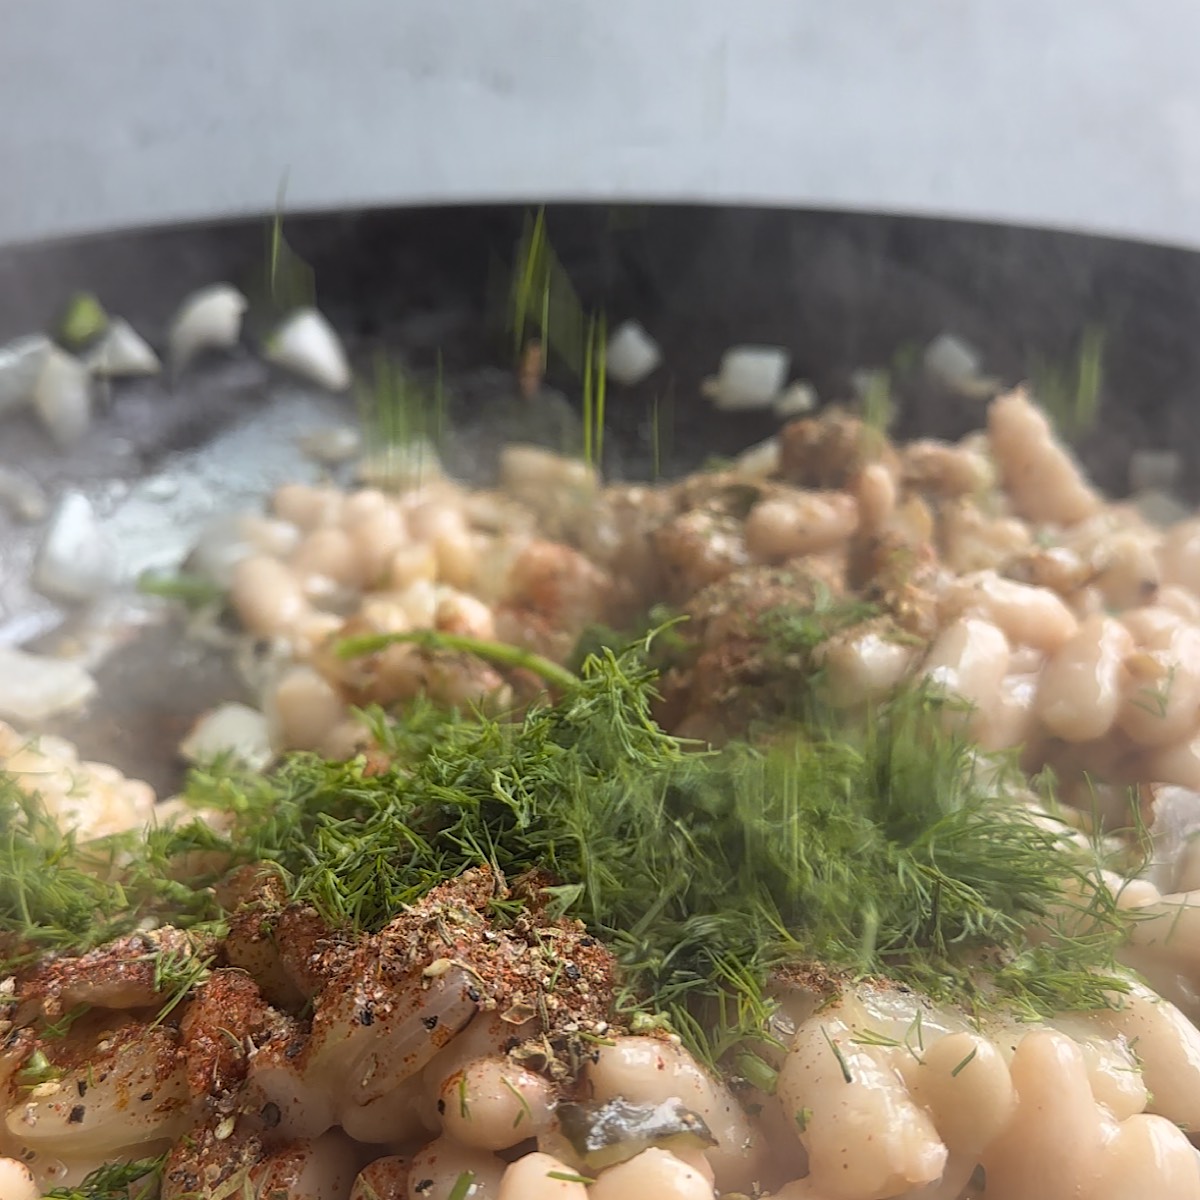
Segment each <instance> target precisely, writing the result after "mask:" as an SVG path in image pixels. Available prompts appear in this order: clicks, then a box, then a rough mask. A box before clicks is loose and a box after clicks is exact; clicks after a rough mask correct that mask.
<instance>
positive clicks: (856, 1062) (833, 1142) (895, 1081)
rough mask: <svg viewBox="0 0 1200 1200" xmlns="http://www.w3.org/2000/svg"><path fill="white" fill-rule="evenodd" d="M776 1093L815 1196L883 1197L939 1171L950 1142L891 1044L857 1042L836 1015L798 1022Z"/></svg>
mask: <svg viewBox="0 0 1200 1200" xmlns="http://www.w3.org/2000/svg"><path fill="white" fill-rule="evenodd" d="M847 1019H849V1018H847ZM778 1096H779V1099H780V1103H782V1104H783V1105H784V1109H785V1111H786V1112H789V1113H791V1114H792V1115H793V1117H794V1119H795V1121H796V1124H797V1126H798V1127H802V1129H801V1131H800V1135H799V1136H800V1140H801V1142H803V1144H804V1147H805V1149H806V1150H807V1151H808V1162H809V1168H810V1171H811V1181H812V1183H813V1185H814V1187H815V1188H816V1189H817V1192H818V1194H820V1193H821V1192H822V1191H824V1192H828V1193H829V1195H830V1196H833V1197H837V1200H879V1198H881V1197H885V1196H894V1195H896V1194H897V1193H899V1192H903V1191H905V1190H906V1189H910V1188H913V1187H916V1186H918V1185H922V1184H927V1183H932V1182H933V1181H934V1180H936V1179H939V1178H940V1177H941V1174H942V1171H943V1169H944V1168H945V1166H946V1157H947V1152H946V1147H945V1145H944V1144H943V1143H942V1141H941V1139H940V1138H939V1137H938V1134H937V1130H936V1129H935V1128H934V1124H933V1122H932V1121H931V1120H930V1118H929V1115H928V1113H926V1112H925V1110H924V1109H923V1108H920V1107H918V1106H917V1105H916V1104H915V1103H914V1102H913V1100H912V1097H911V1096H910V1094H909V1089H908V1084H907V1083H905V1082H904V1080H903V1079H902V1078H901V1076H900V1075H899V1073H898V1072H897V1071H896V1070H895V1069H894V1068H893V1067H892V1064H891V1062H890V1058H889V1054H888V1052H887V1050H886V1049H883V1048H881V1047H877V1046H867V1045H862V1044H861V1043H859V1042H858V1041H857V1040H856V1039H855V1037H854V1036H853V1034H852V1032H851V1030H850V1028H849V1027H848V1026H847V1025H846V1023H845V1022H844V1021H843V1020H842V1019H840V1018H839V1017H838V1016H836V1015H833V1016H830V1017H828V1018H826V1017H825V1016H824V1014H818V1015H817V1016H815V1017H813V1018H812V1019H811V1020H809V1021H806V1022H805V1023H804V1025H802V1026H801V1028H800V1030H799V1032H798V1033H797V1034H796V1038H795V1040H794V1041H793V1042H792V1046H791V1049H790V1050H789V1051H788V1054H787V1057H786V1058H785V1059H784V1063H783V1068H782V1070H781V1071H780V1073H779V1086H778Z"/></svg>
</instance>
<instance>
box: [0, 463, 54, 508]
mask: <svg viewBox="0 0 1200 1200" xmlns="http://www.w3.org/2000/svg"><path fill="white" fill-rule="evenodd" d="M0 504H3V505H5V506H6V507H7V508H8V509H10V510H11V512H12V513H13V515H14V516H16V517H17V518H18V519H19V520H21V521H41V520H42V519H43V518H44V517H45V516H46V513H47V512H48V511H49V502H48V501H47V499H46V493H45V492H44V491H43V490H42V487H41V484H39V483H38V481H37V480H36V479H34V477H33V476H32V475H28V474H26V473H25V472H24V471H22V470H20V469H19V468H17V467H0Z"/></svg>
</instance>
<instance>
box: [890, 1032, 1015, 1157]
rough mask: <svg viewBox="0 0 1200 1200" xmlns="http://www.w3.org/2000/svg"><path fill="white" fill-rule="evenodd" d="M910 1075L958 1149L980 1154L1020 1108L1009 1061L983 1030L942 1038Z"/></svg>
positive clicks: (944, 1137)
mask: <svg viewBox="0 0 1200 1200" xmlns="http://www.w3.org/2000/svg"><path fill="white" fill-rule="evenodd" d="M905 1077H906V1078H907V1079H908V1081H909V1083H910V1085H911V1086H912V1089H913V1098H914V1099H915V1100H916V1101H917V1102H918V1103H919V1104H923V1105H924V1106H925V1107H926V1108H928V1109H929V1111H930V1114H931V1115H932V1116H933V1123H934V1125H935V1126H936V1128H937V1131H938V1135H939V1136H940V1137H941V1139H942V1141H944V1142H945V1143H946V1146H947V1148H948V1149H949V1150H950V1152H951V1153H952V1154H954V1153H961V1154H968V1155H970V1154H974V1155H978V1154H979V1152H980V1151H981V1150H982V1149H983V1148H984V1146H986V1145H987V1144H988V1143H989V1142H991V1141H992V1139H993V1138H995V1137H997V1136H998V1135H999V1133H1000V1131H1001V1130H1002V1129H1003V1128H1004V1127H1005V1125H1007V1124H1008V1122H1009V1120H1010V1119H1011V1118H1012V1115H1013V1113H1014V1112H1015V1111H1016V1107H1017V1094H1016V1092H1015V1091H1014V1089H1013V1083H1012V1077H1011V1075H1010V1074H1009V1070H1008V1064H1007V1063H1006V1062H1005V1061H1004V1059H1003V1057H1002V1056H1001V1054H1000V1052H999V1050H997V1049H996V1047H995V1046H994V1045H993V1044H992V1042H990V1041H989V1040H988V1039H987V1038H984V1037H980V1036H979V1035H978V1034H974V1033H951V1034H949V1035H947V1036H946V1037H944V1038H941V1039H940V1040H939V1041H937V1042H935V1043H934V1044H933V1045H932V1046H931V1047H930V1048H929V1049H928V1050H927V1051H926V1052H925V1054H924V1056H923V1058H922V1061H921V1062H920V1063H917V1064H916V1065H914V1066H913V1067H911V1068H910V1069H907V1070H906V1071H905Z"/></svg>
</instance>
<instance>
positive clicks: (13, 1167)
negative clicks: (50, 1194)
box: [0, 1158, 42, 1200]
mask: <svg viewBox="0 0 1200 1200" xmlns="http://www.w3.org/2000/svg"><path fill="white" fill-rule="evenodd" d="M41 1194H42V1189H41V1188H40V1187H38V1185H37V1184H36V1183H35V1182H34V1179H33V1172H32V1171H31V1170H30V1169H29V1168H28V1167H27V1166H26V1165H25V1164H24V1163H23V1162H19V1161H18V1160H17V1159H15V1158H0V1196H3V1197H4V1200H39V1197H40V1196H41Z"/></svg>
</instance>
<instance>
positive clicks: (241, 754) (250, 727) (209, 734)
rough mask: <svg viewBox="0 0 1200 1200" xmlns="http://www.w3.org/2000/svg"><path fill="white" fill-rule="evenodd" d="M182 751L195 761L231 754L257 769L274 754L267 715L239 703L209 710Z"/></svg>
mask: <svg viewBox="0 0 1200 1200" xmlns="http://www.w3.org/2000/svg"><path fill="white" fill-rule="evenodd" d="M179 752H180V754H182V755H183V757H184V758H186V759H187V760H188V762H193V763H204V762H212V760H213V759H215V758H218V757H220V756H222V755H226V754H228V755H231V756H232V757H233V758H236V759H237V760H238V761H239V762H242V763H245V765H246V766H248V767H250V768H252V769H253V770H256V771H261V770H263V769H264V768H265V767H266V766H267V764H268V763H270V761H271V759H272V758H273V757H274V755H273V753H272V750H271V738H270V734H269V732H268V728H267V718H266V717H264V716H263V714H262V713H260V712H259V711H258V710H257V709H254V708H250V707H249V705H246V704H236V703H231V704H222V705H221V706H220V707H219V708H214V709H213V710H212V711H211V712H207V713H205V714H204V716H202V717H201V718H200V719H199V720H198V721H197V722H196V724H195V725H194V726H193V727H192V730H191V732H190V733H189V734H188V735H187V737H186V738H184V740H183V742H182V744H181V745H180V747H179Z"/></svg>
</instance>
